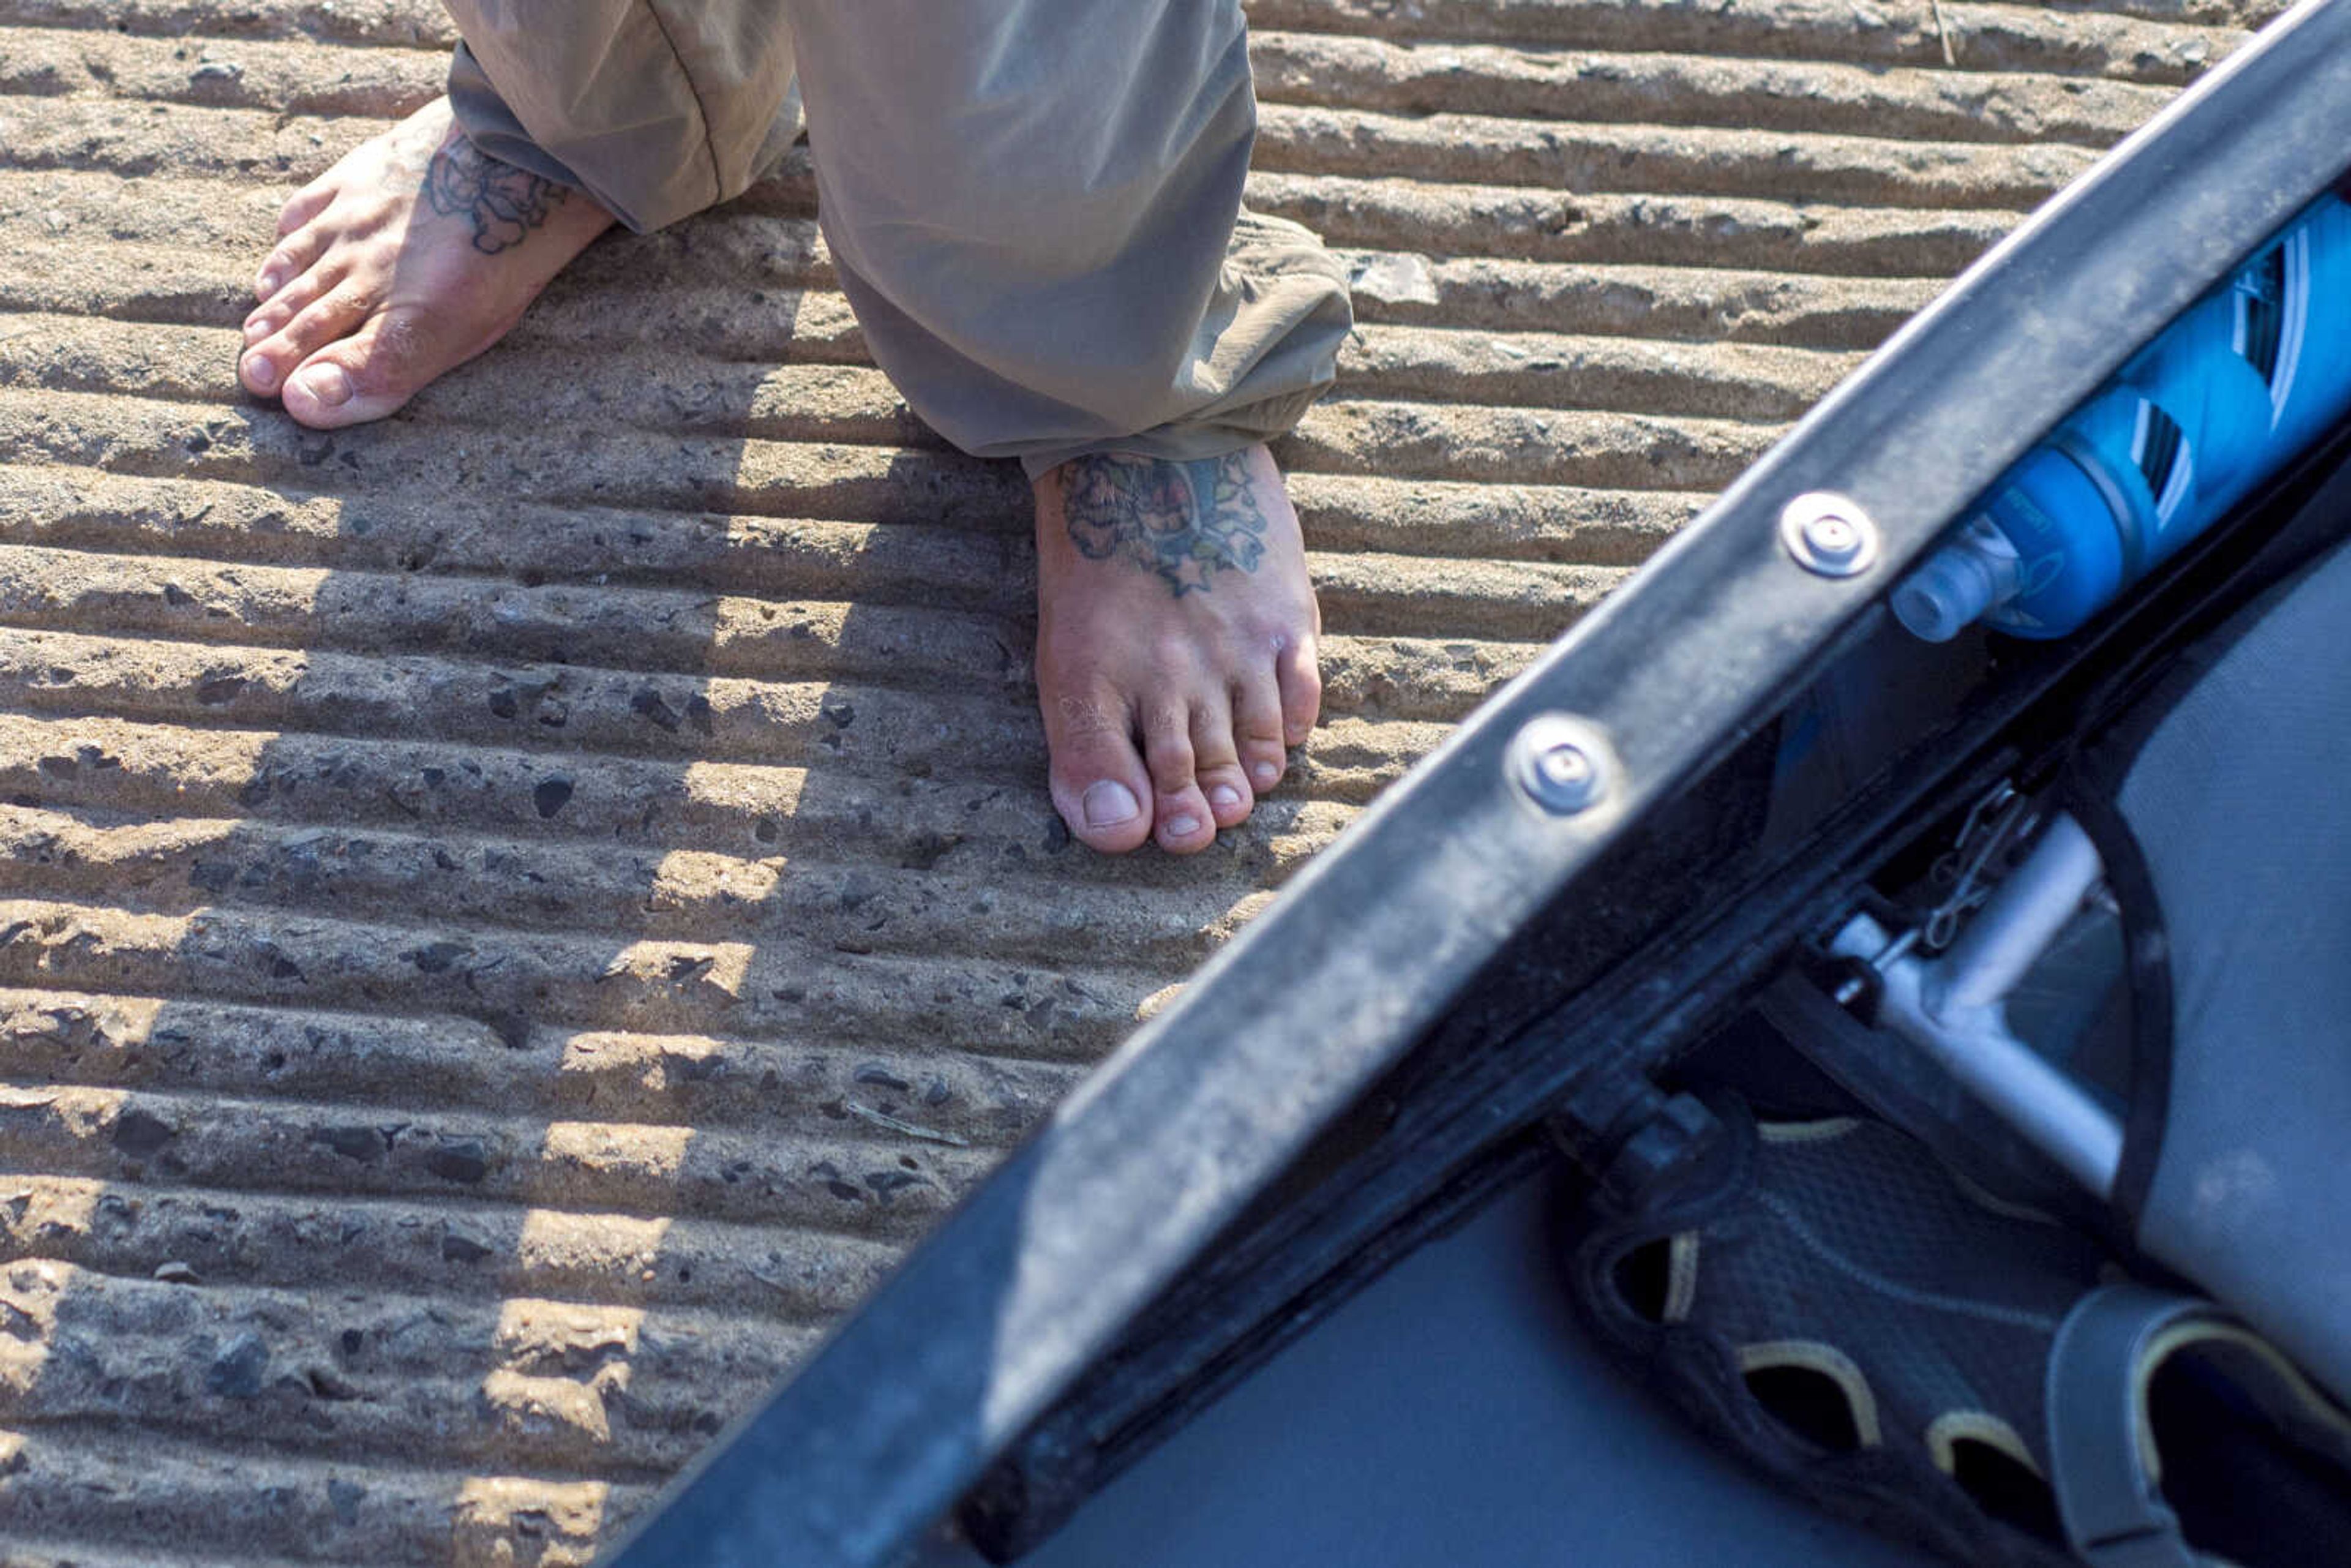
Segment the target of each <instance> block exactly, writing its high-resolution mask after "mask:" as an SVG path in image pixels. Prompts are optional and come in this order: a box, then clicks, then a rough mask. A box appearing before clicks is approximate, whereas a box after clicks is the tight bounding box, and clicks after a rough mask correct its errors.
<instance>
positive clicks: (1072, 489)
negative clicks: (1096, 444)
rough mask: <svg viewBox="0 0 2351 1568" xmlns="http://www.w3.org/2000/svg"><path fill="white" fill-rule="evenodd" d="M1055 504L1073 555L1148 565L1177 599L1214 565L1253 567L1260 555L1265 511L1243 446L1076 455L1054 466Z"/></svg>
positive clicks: (1204, 588) (1199, 587)
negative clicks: (1171, 453) (1175, 458)
mask: <svg viewBox="0 0 2351 1568" xmlns="http://www.w3.org/2000/svg"><path fill="white" fill-rule="evenodd" d="M1061 508H1062V510H1063V511H1064V512H1065V513H1067V514H1068V517H1069V522H1070V542H1071V543H1072V544H1074V545H1076V546H1077V547H1078V553H1079V554H1080V555H1082V556H1084V557H1085V558H1086V559H1088V560H1111V559H1120V560H1124V561H1126V562H1128V563H1129V564H1130V565H1132V566H1134V567H1135V568H1137V569H1138V570H1144V571H1152V572H1156V573H1158V574H1159V578H1160V580H1162V581H1164V582H1165V583H1166V584H1167V587H1168V590H1169V591H1171V592H1172V593H1174V594H1175V597H1176V598H1178V599H1181V598H1183V597H1184V596H1185V595H1186V594H1187V593H1207V592H1208V591H1210V590H1211V589H1213V588H1214V587H1215V586H1216V584H1215V582H1214V580H1213V579H1214V578H1215V575H1216V573H1217V571H1219V570H1226V571H1247V572H1253V571H1255V570H1257V563H1258V562H1259V560H1260V559H1264V556H1265V530H1266V517H1265V511H1264V508H1262V507H1259V505H1258V502H1257V497H1256V496H1255V495H1254V494H1252V493H1251V492H1250V489H1249V463H1248V459H1247V455H1245V454H1243V453H1238V452H1235V453H1232V454H1230V455H1227V456H1223V457H1203V458H1197V459H1195V460H1194V461H1192V462H1189V463H1171V462H1167V461H1165V460H1164V459H1161V458H1155V457H1123V456H1118V455H1094V456H1089V457H1080V458H1077V459H1076V460H1074V461H1072V462H1071V463H1070V464H1069V465H1067V466H1065V467H1064V468H1063V469H1062V470H1061Z"/></svg>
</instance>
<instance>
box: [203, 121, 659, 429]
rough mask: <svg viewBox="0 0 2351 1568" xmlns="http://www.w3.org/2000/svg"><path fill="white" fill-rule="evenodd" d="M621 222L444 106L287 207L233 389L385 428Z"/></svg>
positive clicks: (325, 418) (358, 154)
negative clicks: (489, 145) (475, 137)
mask: <svg viewBox="0 0 2351 1568" xmlns="http://www.w3.org/2000/svg"><path fill="white" fill-rule="evenodd" d="M611 221H612V215H611V214H610V213H608V212H606V211H605V210H604V209H603V208H601V207H600V206H598V205H597V204H595V203H594V202H592V201H590V200H589V198H588V197H587V196H585V195H583V194H581V193H579V192H577V191H572V190H569V189H567V188H566V187H564V186H562V185H558V184H555V183H552V182H550V181H548V180H544V179H541V178H540V177H539V176H538V175H536V174H532V173H528V172H525V171H523V170H520V169H517V168H516V167H515V166H514V165H513V164H511V163H503V162H499V161H498V160H496V159H495V158H491V157H489V156H487V155H486V154H485V153H483V152H480V151H479V150H478V149H476V148H475V146H474V144H473V143H472V142H470V141H466V140H465V137H464V135H462V134H461V133H460V132H459V131H458V130H457V128H456V121H455V116H454V115H453V114H452V113H451V111H450V108H449V100H448V99H445V98H443V99H434V101H433V102H431V103H429V104H427V105H425V106H424V107H423V109H420V110H417V111H416V112H415V113H414V114H413V115H410V116H409V117H408V118H407V119H406V120H402V121H401V123H400V124H398V125H397V126H394V127H393V128H392V130H390V131H386V132H385V133H384V134H382V135H381V136H379V137H377V138H376V139H375V140H373V141H370V142H368V143H367V144H366V145H364V146H362V147H360V148H357V149H355V150H353V151H352V152H350V154H349V155H348V156H347V157H345V158H344V159H343V160H342V162H339V163H337V164H336V165H335V166H334V167H333V168H332V169H329V170H328V171H327V172H325V173H324V174H321V175H320V176H319V178H318V179H316V180H313V181H312V182H310V183H309V184H308V185H306V186H304V187H303V188H302V189H301V190H300V191H298V192H297V193H295V196H294V199H293V200H292V201H290V202H288V203H287V204H286V210H285V211H284V212H283V213H281V214H279V215H278V219H277V233H278V236H279V237H278V242H277V249H276V250H273V251H271V252H270V253H269V259H268V260H267V261H266V262H264V263H262V266H261V275H260V277H259V278H258V279H257V280H256V282H255V284H254V288H253V292H254V294H255V296H256V298H259V299H260V300H261V305H260V307H259V308H256V310H255V311H254V312H253V314H252V315H250V316H248V317H246V321H245V341H246V349H245V355H244V357H243V358H242V359H241V360H239V361H237V379H238V380H239V381H241V382H244V383H245V385H246V389H247V390H248V391H250V392H256V393H258V394H260V395H261V396H264V397H268V396H272V395H277V396H280V397H283V398H284V399H285V400H286V412H287V413H290V414H292V415H293V416H294V417H295V418H296V419H297V420H298V421H299V422H301V423H304V424H308V425H315V426H318V427H319V428H321V429H326V428H331V427H334V426H337V425H345V424H358V423H361V422H362V421H365V420H371V419H381V418H382V417H383V416H384V415H385V414H388V413H392V411H393V410H394V409H397V408H398V407H400V405H401V404H402V403H404V402H407V401H408V400H409V399H410V398H411V397H413V395H415V393H416V392H418V391H419V390H420V389H421V388H423V386H424V384H425V383H426V382H430V381H432V380H433V379H434V377H435V376H438V375H440V374H441V373H442V372H443V371H446V370H448V369H450V368H451V367H453V366H455V365H460V364H463V363H464V362H465V361H467V360H470V359H472V358H473V357H474V356H475V354H478V353H480V352H481V351H482V350H485V349H486V348H488V347H489V346H490V345H491V344H493V343H495V342H496V341H497V340H499V339H500V338H503V337H505V336H506V334H507V331H508V330H509V329H511V328H512V327H513V326H514V324H515V322H516V321H517V320H519V319H521V317H522V313H523V308H524V307H526V306H528V304H529V303H530V302H531V301H532V300H533V299H535V298H538V291H539V290H540V289H542V288H544V287H547V283H548V280H549V278H551V277H554V276H555V275H556V274H557V273H558V272H560V271H561V270H562V269H563V267H564V264H565V263H567V262H569V260H570V259H571V258H572V257H573V256H577V255H579V254H580V251H581V249H582V248H584V247H585V246H587V244H588V242H589V241H590V240H591V239H594V238H595V237H596V236H597V235H600V234H601V233H602V232H603V231H604V229H605V228H606V227H607V226H608V225H611Z"/></svg>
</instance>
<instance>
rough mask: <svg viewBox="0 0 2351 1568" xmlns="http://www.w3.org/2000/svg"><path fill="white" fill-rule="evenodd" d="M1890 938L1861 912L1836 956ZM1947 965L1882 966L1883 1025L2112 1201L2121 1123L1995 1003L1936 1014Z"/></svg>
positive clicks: (1882, 946) (1881, 946)
mask: <svg viewBox="0 0 2351 1568" xmlns="http://www.w3.org/2000/svg"><path fill="white" fill-rule="evenodd" d="M2076 902H2077V903H2078V902H2079V901H2078V899H2077V900H2076ZM1986 913H1987V914H1988V913H1990V907H1989V906H1987V908H1986ZM1889 941H1890V937H1889V936H1888V935H1887V933H1886V930H1885V928H1884V927H1882V926H1880V925H1878V924H1877V922H1876V921H1875V920H1873V919H1871V918H1870V917H1869V916H1868V915H1855V916H1854V918H1853V919H1852V920H1851V921H1849V922H1847V923H1846V925H1845V927H1844V930H1842V931H1840V932H1838V933H1837V936H1836V940H1835V942H1834V944H1833V945H1832V950H1833V951H1834V952H1835V953H1837V954H1838V955H1839V956H1845V957H1855V958H1861V959H1863V960H1865V961H1866V960H1868V959H1870V958H1871V957H1873V956H1876V955H1877V954H1880V953H1883V952H1885V951H1886V946H1887V945H1888V943H1889ZM1947 961H1948V960H1947ZM1940 967H1941V966H1940V965H1930V964H1928V963H1927V962H1925V961H1924V960H1922V959H1920V958H1918V957H1917V956H1916V955H1913V954H1907V953H1906V954H1904V955H1902V956H1899V957H1896V958H1895V959H1893V960H1891V961H1890V962H1888V963H1886V965H1884V966H1883V967H1881V968H1880V970H1879V975H1880V977H1881V978H1882V980H1883V982H1884V984H1883V994H1882V996H1881V998H1880V1002H1879V1010H1878V1019H1879V1021H1880V1023H1881V1024H1883V1025H1884V1026H1885V1027H1886V1028H1887V1029H1889V1030H1893V1031H1894V1032H1895V1033H1896V1034H1897V1035H1899V1036H1900V1037H1901V1038H1902V1039H1903V1040H1907V1041H1908V1042H1909V1043H1910V1044H1912V1045H1914V1046H1916V1047H1917V1049H1918V1050H1920V1051H1924V1052H1926V1053H1927V1055H1928V1056H1929V1057H1930V1058H1932V1059H1933V1060H1934V1061H1935V1062H1936V1063H1937V1064H1938V1065H1939V1066H1940V1067H1941V1068H1942V1069H1943V1070H1944V1071H1946V1072H1949V1074H1950V1075H1951V1077H1952V1078H1953V1079H1954V1080H1956V1081H1957V1082H1959V1085H1960V1086H1961V1087H1962V1088H1964V1089H1966V1090H1967V1091H1968V1092H1970V1094H1973V1095H1974V1096H1975V1097H1976V1098H1977V1099H1979V1100H1980V1101H1982V1102H1983V1103H1984V1104H1985V1105H1987V1106H1989V1107H1990V1108H1991V1110H1992V1111H1993V1113H1996V1114H1997V1115H1998V1116H1999V1117H2000V1118H2001V1121H2003V1122H2006V1123H2007V1124H2009V1125H2010V1126H2011V1127H2013V1128H2014V1129H2016V1132H2017V1134H2018V1135H2019V1136H2020V1137H2022V1138H2023V1139H2024V1140H2025V1141H2026V1142H2027V1143H2029V1144H2031V1145H2032V1146H2033V1147H2034V1148H2036V1149H2039V1150H2040V1151H2041V1152H2042V1153H2043V1154H2044V1155H2048V1156H2049V1157H2050V1158H2051V1159H2052V1160H2053V1161H2054V1162H2056V1164H2057V1165H2058V1166H2060V1167H2061V1168H2063V1169H2064V1171H2065V1173H2066V1174H2067V1175H2068V1176H2072V1177H2073V1178H2074V1180H2075V1181H2078V1182H2080V1183H2081V1184H2082V1186H2085V1187H2086V1188H2088V1189H2089V1190H2090V1191H2091V1192H2093V1193H2095V1194H2096V1195H2097V1196H2098V1197H2112V1196H2113V1193H2114V1186H2115V1175H2116V1171H2118V1170H2119V1169H2120V1168H2121V1166H2122V1155H2123V1129H2122V1124H2121V1123H2120V1122H2119V1121H2117V1120H2116V1118H2115V1117H2114V1116H2113V1115H2112V1114H2110V1113H2108V1112H2107V1110H2106V1108H2105V1106H2104V1105H2102V1104H2100V1103H2098V1102H2097V1101H2096V1100H2095V1099H2093V1098H2092V1097H2091V1096H2090V1094H2089V1093H2088V1092H2086V1091H2085V1090H2084V1089H2083V1088H2082V1086H2081V1085H2079V1084H2078V1083H2075V1082H2074V1081H2073V1080H2072V1079H2070V1078H2068V1077H2067V1076H2065V1074H2064V1072H2062V1071H2059V1070H2058V1069H2057V1068H2055V1067H2054V1066H2053V1065H2051V1064H2050V1062H2049V1061H2047V1059H2045V1058H2044V1057H2043V1056H2042V1055H2041V1054H2040V1053H2039V1052H2037V1051H2034V1050H2033V1049H2032V1047H2031V1046H2029V1045H2027V1044H2025V1043H2024V1042H2023V1041H2022V1040H2019V1039H2017V1038H2016V1036H2015V1035H2013V1034H2011V1033H2010V1032H2009V1029H2008V1023H2007V1020H2006V1019H2005V1018H2004V1017H2003V1009H2001V1007H2000V1005H1999V1004H1998V1003H1997V1002H1995V1003H1993V1004H1992V1005H1991V1006H1990V1007H1980V1008H1967V1009H1957V1008H1950V1007H1948V1006H1947V1007H1946V1008H1945V1009H1943V1010H1942V1011H1940V1012H1929V1011H1928V1009H1927V1008H1926V1006H1925V995H1924V993H1925V991H1926V988H1927V987H1928V984H1929V983H1930V982H1931V981H1932V980H1934V979H1936V978H1938V976H1937V974H1936V971H1937V970H1938V969H1939V968H1940Z"/></svg>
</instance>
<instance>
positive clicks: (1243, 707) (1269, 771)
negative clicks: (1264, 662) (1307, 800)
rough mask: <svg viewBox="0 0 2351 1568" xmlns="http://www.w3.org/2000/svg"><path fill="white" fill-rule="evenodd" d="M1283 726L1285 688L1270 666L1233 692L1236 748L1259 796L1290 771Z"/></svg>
mask: <svg viewBox="0 0 2351 1568" xmlns="http://www.w3.org/2000/svg"><path fill="white" fill-rule="evenodd" d="M1282 727H1283V726H1282V716H1281V687H1280V684H1279V683H1278V682H1277V681H1276V680H1275V678H1274V673H1273V669H1272V666H1270V665H1268V666H1267V667H1266V668H1265V669H1263V670H1261V671H1259V672H1258V673H1257V674H1253V675H1251V676H1249V678H1248V679H1246V680H1244V681H1243V682H1242V683H1241V684H1240V685H1239V686H1238V687H1237V688H1236V689H1235V690H1234V692H1233V748H1234V750H1235V752H1236V753H1237V754H1238V756H1239V758H1240V762H1241V771H1242V772H1243V773H1245V774H1247V775H1248V777H1249V789H1251V790H1252V791H1254V792H1255V793H1256V794H1259V795H1262V794H1264V793H1265V792H1266V791H1267V790H1269V789H1272V788H1273V787H1274V786H1275V785H1277V784H1279V783H1280V782H1281V776H1282V775H1283V774H1284V773H1286V772H1288V771H1289V769H1290V751H1289V747H1288V746H1287V744H1286V743H1285V742H1284V739H1283V737H1282Z"/></svg>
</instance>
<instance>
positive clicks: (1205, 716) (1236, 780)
mask: <svg viewBox="0 0 2351 1568" xmlns="http://www.w3.org/2000/svg"><path fill="white" fill-rule="evenodd" d="M1192 777H1193V779H1194V780H1195V781H1196V783H1197V784H1198V785H1199V788H1200V794H1201V797H1202V798H1203V799H1204V800H1207V806H1208V816H1209V819H1210V820H1211V821H1214V822H1215V823H1216V824H1217V827H1219V828H1237V827H1238V826H1240V824H1241V823H1243V822H1245V821H1249V808H1250V807H1252V806H1254V805H1255V804H1256V803H1257V800H1256V797H1255V796H1254V795H1253V794H1252V793H1251V792H1250V789H1249V772H1248V769H1246V768H1243V767H1242V766H1241V759H1240V754H1239V752H1238V750H1236V749H1235V747H1234V741H1233V716H1232V714H1231V712H1230V711H1229V710H1228V709H1227V708H1226V706H1224V705H1223V704H1222V703H1215V704H1209V705H1204V706H1201V707H1198V708H1196V709H1194V710H1193V714H1192Z"/></svg>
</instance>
